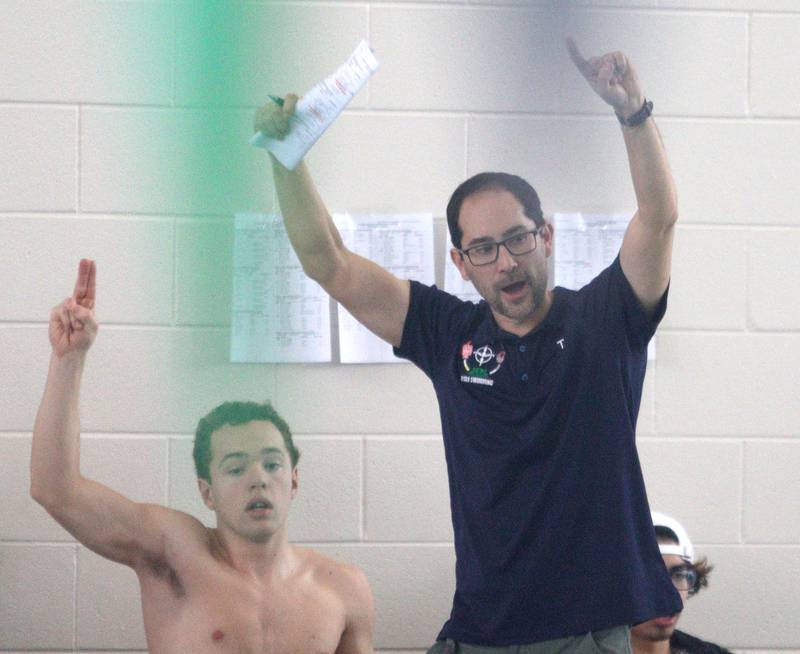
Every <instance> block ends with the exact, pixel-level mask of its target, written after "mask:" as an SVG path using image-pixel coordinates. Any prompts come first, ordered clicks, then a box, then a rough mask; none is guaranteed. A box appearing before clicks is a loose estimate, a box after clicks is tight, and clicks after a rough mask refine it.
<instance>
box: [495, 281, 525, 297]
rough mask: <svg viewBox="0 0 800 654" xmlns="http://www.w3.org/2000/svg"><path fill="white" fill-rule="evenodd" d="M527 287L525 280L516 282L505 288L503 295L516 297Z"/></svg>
mask: <svg viewBox="0 0 800 654" xmlns="http://www.w3.org/2000/svg"><path fill="white" fill-rule="evenodd" d="M524 287H525V280H522V281H519V282H514V283H513V284H509V285H508V286H503V288H502V289H500V290H502V291H503V293H508V294H509V295H514V294H515V293H519V292H520V291H521V290H522V289H523V288H524Z"/></svg>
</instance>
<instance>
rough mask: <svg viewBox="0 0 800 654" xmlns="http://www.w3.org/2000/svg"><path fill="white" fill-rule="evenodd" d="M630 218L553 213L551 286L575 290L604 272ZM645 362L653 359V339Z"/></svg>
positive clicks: (617, 247)
mask: <svg viewBox="0 0 800 654" xmlns="http://www.w3.org/2000/svg"><path fill="white" fill-rule="evenodd" d="M630 220H631V214H621V213H617V214H582V213H557V214H555V215H554V216H553V225H554V227H555V275H554V279H555V284H556V285H557V286H563V287H564V288H570V289H573V290H577V289H579V288H581V287H582V286H585V285H586V284H588V283H589V282H590V281H592V279H594V278H595V277H596V276H597V275H599V274H600V273H601V272H602V271H603V270H604V269H605V268H607V267H608V266H609V265H610V264H611V262H612V261H614V259H615V258H616V256H617V254H619V250H620V248H621V247H622V239H623V237H624V236H625V230H626V229H627V228H628V223H629V222H630ZM647 358H648V359H650V360H653V359H655V358H656V349H655V339H653V340H651V341H650V344H649V346H648V348H647Z"/></svg>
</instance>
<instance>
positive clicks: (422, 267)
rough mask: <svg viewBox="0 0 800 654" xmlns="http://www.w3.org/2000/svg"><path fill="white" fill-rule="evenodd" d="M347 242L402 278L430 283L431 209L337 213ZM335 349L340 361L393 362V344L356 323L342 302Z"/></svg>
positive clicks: (431, 250) (431, 247) (352, 248)
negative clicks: (413, 212)
mask: <svg viewBox="0 0 800 654" xmlns="http://www.w3.org/2000/svg"><path fill="white" fill-rule="evenodd" d="M334 222H335V223H336V226H337V227H338V228H339V231H340V232H341V234H342V240H343V241H344V243H345V245H346V246H347V247H348V248H349V249H350V250H352V251H353V252H355V253H356V254H360V255H361V256H363V257H365V258H367V259H370V260H371V261H374V262H375V263H377V264H378V265H379V266H381V267H382V268H385V269H387V270H388V271H389V272H391V273H393V274H394V275H396V276H397V277H400V278H401V279H416V280H417V281H420V282H423V283H425V284H433V283H434V265H433V216H432V215H431V214H393V215H385V214H368V215H350V214H336V215H335V216H334ZM338 312H339V313H338V317H339V353H340V358H341V361H342V363H378V362H380V363H394V362H398V361H400V359H398V358H397V357H395V356H394V354H393V353H392V347H391V345H389V344H388V343H386V342H385V341H383V340H381V339H380V338H378V337H377V336H375V335H374V334H373V333H372V332H370V331H369V330H368V329H367V328H366V327H364V326H363V325H362V324H361V323H359V322H358V321H357V320H356V319H355V318H353V316H352V315H350V313H349V312H348V311H347V310H346V309H345V308H344V307H343V306H341V305H339V308H338Z"/></svg>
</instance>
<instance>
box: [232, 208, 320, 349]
mask: <svg viewBox="0 0 800 654" xmlns="http://www.w3.org/2000/svg"><path fill="white" fill-rule="evenodd" d="M330 360H331V327H330V300H329V298H328V295H327V293H325V291H324V290H322V288H321V287H320V286H319V284H317V283H316V282H314V281H313V280H311V279H309V278H308V277H307V276H306V274H305V273H304V272H303V269H302V267H301V266H300V262H299V261H298V259H297V255H296V254H295V253H294V251H293V250H292V247H291V244H290V243H289V238H288V236H287V235H286V229H285V228H284V226H283V221H282V220H281V218H280V216H278V215H276V214H262V213H239V214H236V222H235V241H234V255H233V316H232V325H231V361H233V362H237V363H250V362H253V363H283V362H320V361H330Z"/></svg>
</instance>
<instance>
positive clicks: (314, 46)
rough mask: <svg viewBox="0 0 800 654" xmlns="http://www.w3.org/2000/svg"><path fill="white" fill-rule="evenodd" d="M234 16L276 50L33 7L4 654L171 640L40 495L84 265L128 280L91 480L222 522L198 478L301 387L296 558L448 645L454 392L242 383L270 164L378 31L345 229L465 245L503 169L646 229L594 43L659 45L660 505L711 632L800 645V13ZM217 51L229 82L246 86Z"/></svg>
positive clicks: (748, 8)
mask: <svg viewBox="0 0 800 654" xmlns="http://www.w3.org/2000/svg"><path fill="white" fill-rule="evenodd" d="M229 6H231V7H234V9H235V11H236V12H237V13H236V16H237V17H238V18H237V19H236V20H234V21H233V22H232V23H231V25H234V26H238V27H239V29H240V30H241V31H240V32H237V34H239V36H238V39H239V40H240V41H241V42H242V43H244V44H245V45H246V47H235V48H234V47H231V49H230V52H227V53H226V54H227V55H229V56H225V57H221V56H219V55H220V50H219V49H217V50H212V51H208V52H205V53H204V54H203V56H201V57H199V59H198V52H199V51H200V50H202V48H203V44H204V43H205V41H204V39H205V36H206V33H205V32H204V31H203V30H202V29H200V28H199V27H198V24H201V23H199V22H198V20H196V18H197V16H196V15H195V14H193V13H192V12H197V11H200V9H199V8H198V6H197V5H191V4H189V5H186V4H183V3H176V2H171V1H166V0H164V1H159V0H130V1H127V2H113V1H108V0H73V1H69V2H60V1H57V0H25V1H24V2H23V1H22V0H4V2H3V20H2V21H0V62H1V63H2V65H0V135H2V141H3V144H4V147H3V148H2V149H0V244H2V247H0V270H1V271H2V275H3V280H4V283H3V284H2V285H1V286H0V352H2V356H0V379H2V380H3V383H2V393H0V397H2V399H0V465H2V475H0V497H2V498H3V501H2V502H0V650H3V651H11V652H28V651H33V650H36V651H47V652H61V651H88V650H92V651H127V652H136V651H142V650H143V649H144V647H145V644H144V635H143V630H142V623H141V613H140V607H139V601H138V588H137V585H136V580H135V577H134V575H133V574H132V573H131V572H130V571H129V570H126V569H125V568H122V567H120V566H115V565H113V564H110V563H108V562H107V561H104V560H102V559H100V558H99V557H97V556H96V555H94V554H92V553H91V552H89V551H87V550H86V549H85V548H83V547H81V546H79V545H77V544H76V543H75V542H74V540H73V539H72V538H71V537H70V536H69V534H67V533H66V532H65V531H64V530H63V529H61V528H60V527H59V526H58V525H56V524H55V523H54V522H53V521H52V520H51V519H50V518H49V517H48V516H47V515H46V514H45V513H44V511H43V510H41V509H40V508H39V507H38V506H36V505H35V504H34V503H33V502H32V501H31V500H30V499H29V497H28V483H29V475H28V457H29V452H30V430H31V428H32V424H33V419H34V415H35V411H36V407H37V405H38V402H39V399H40V397H41V391H42V388H43V384H44V379H45V373H46V369H47V360H48V353H49V346H48V343H47V337H46V327H45V322H46V319H47V315H48V311H49V308H50V307H51V306H52V305H54V304H55V303H57V302H58V301H60V300H61V299H63V297H65V296H66V295H67V294H68V293H69V292H70V290H71V288H72V280H73V275H74V271H75V267H76V263H77V260H78V259H79V258H80V257H81V256H88V257H93V258H95V259H97V261H98V275H99V279H98V283H99V298H98V316H99V319H100V320H101V323H102V329H101V332H100V335H99V336H98V339H97V343H96V345H95V347H94V350H93V352H92V353H91V357H90V361H89V365H88V368H87V371H86V377H85V388H84V392H83V397H82V426H83V431H84V445H83V466H84V467H83V469H84V472H85V473H86V474H87V475H91V476H93V477H95V478H97V479H99V480H100V481H103V482H106V483H108V484H109V485H111V486H112V487H114V488H115V489H117V490H119V491H121V492H123V493H125V494H127V495H129V496H131V497H133V498H135V499H138V500H141V501H157V502H163V503H166V504H168V505H170V506H173V507H175V508H179V509H182V510H186V511H189V512H191V513H193V514H195V515H197V516H198V517H200V518H201V519H203V520H204V521H206V522H207V523H208V524H211V523H212V516H211V515H210V514H209V513H208V512H207V511H206V510H205V509H204V508H203V506H202V504H201V502H200V500H199V496H198V494H197V491H196V482H195V478H194V471H193V468H192V464H191V461H190V450H191V434H192V432H193V429H194V426H195V423H196V420H197V419H198V417H200V416H201V415H203V414H204V413H205V412H207V411H208V410H209V409H210V408H212V407H213V406H215V405H216V404H217V403H219V402H221V401H223V400H225V399H231V398H242V399H256V400H261V399H267V398H270V399H271V400H272V401H273V402H274V404H275V405H276V407H277V408H278V409H279V410H280V411H281V412H282V413H284V414H285V416H286V418H287V420H288V422H289V423H290V424H291V425H292V426H293V428H294V430H295V433H296V434H297V440H298V443H299V445H300V447H301V449H302V450H303V452H304V453H303V459H302V461H301V468H300V480H301V486H300V493H299V496H298V498H297V501H296V504H295V506H294V508H293V513H292V516H291V537H292V539H293V540H294V541H295V542H298V543H303V544H306V545H310V546H312V547H316V548H319V549H321V550H323V551H325V552H327V553H329V554H331V555H333V556H338V557H341V558H343V559H346V560H348V561H353V562H355V563H357V564H359V565H360V566H362V568H363V569H364V570H365V572H366V573H367V575H368V576H369V578H370V581H371V583H372V586H373V590H374V593H375V598H376V605H377V627H376V648H377V649H378V650H381V651H393V652H400V653H402V652H418V651H424V650H425V649H426V648H427V646H428V645H430V643H432V642H433V639H434V638H435V636H436V633H437V631H438V629H439V627H440V626H441V624H442V622H443V621H444V620H445V619H446V617H447V615H448V612H449V608H450V601H451V598H452V592H453V567H454V553H453V548H452V529H451V526H450V523H449V502H448V497H447V482H446V473H445V467H444V457H443V451H442V447H441V440H440V432H439V422H438V411H437V408H436V402H435V398H434V396H433V392H432V389H431V386H430V384H429V382H428V381H427V380H426V379H425V378H424V376H423V375H422V374H421V373H419V372H418V371H417V370H416V369H415V368H413V367H412V366H411V365H408V364H397V365H395V364H392V365H360V366H343V365H339V364H326V365H288V364H282V365H231V364H229V363H228V361H227V354H228V343H229V331H228V324H229V314H230V307H231V297H230V288H231V249H232V243H233V229H232V217H231V214H232V212H234V211H238V210H264V211H268V210H271V209H272V208H273V207H274V191H273V189H272V185H271V181H270V175H269V168H268V165H267V160H266V157H265V155H264V153H263V152H260V151H255V150H253V149H252V148H248V147H246V146H245V145H243V144H244V141H245V140H246V137H247V135H248V133H249V131H250V124H251V116H252V111H253V109H254V108H255V106H257V105H258V104H259V103H260V102H261V101H263V100H264V99H265V98H266V94H267V93H279V94H283V93H286V92H289V91H300V92H302V91H304V90H305V89H307V88H309V87H310V86H311V85H312V84H313V83H315V82H316V81H317V80H318V79H320V78H321V77H323V76H324V75H326V74H327V73H329V72H330V71H331V70H332V69H333V68H334V67H335V66H336V65H338V63H339V62H340V61H342V60H343V59H344V58H345V57H346V55H347V54H349V52H350V50H351V49H352V47H353V46H354V45H355V44H356V42H357V41H358V40H360V39H361V38H368V39H369V40H370V42H371V44H372V46H373V48H374V49H375V50H376V52H377V55H378V57H379V59H380V60H381V61H382V67H381V69H380V70H379V72H378V73H377V74H376V75H375V76H374V77H373V79H372V81H371V82H370V83H369V85H368V86H367V87H366V88H365V89H364V90H363V91H362V92H361V93H360V94H359V95H358V96H357V97H356V98H355V100H354V101H353V103H352V105H351V106H350V108H349V109H348V110H347V111H346V112H345V113H344V115H343V116H342V117H341V118H340V119H339V120H338V122H337V123H336V124H335V125H334V126H333V127H332V128H331V130H330V132H329V133H328V134H326V135H325V137H324V138H323V139H322V140H321V141H320V142H319V143H318V144H317V146H315V148H314V150H312V152H311V154H310V155H309V157H308V160H309V165H310V166H311V169H312V171H313V174H314V176H315V179H316V180H317V182H318V185H319V187H320V190H321V193H322V195H323V197H324V198H325V200H326V202H327V203H328V205H329V208H330V209H331V210H333V211H337V210H350V211H359V210H374V211H420V210H427V211H432V212H433V213H434V215H435V216H436V220H437V235H438V238H437V240H438V241H441V238H442V237H443V232H444V230H443V228H442V220H443V215H444V207H445V204H446V202H447V199H448V197H449V194H450V192H451V191H452V190H453V188H454V187H455V186H456V184H458V183H459V182H460V181H461V180H462V179H463V178H464V177H465V176H467V175H470V174H473V173H475V172H478V171H481V170H485V169H503V170H509V171H513V172H516V173H519V174H521V175H523V176H525V177H527V178H528V179H529V180H530V181H531V182H532V183H533V184H534V186H535V187H536V188H537V189H538V190H539V192H540V195H541V197H542V203H543V206H544V210H545V212H546V214H548V215H552V214H553V213H555V212H559V211H587V212H588V211H621V210H629V209H631V208H632V207H633V206H634V204H633V203H634V198H633V192H632V189H631V184H630V181H629V176H628V170H627V163H626V159H625V152H624V147H623V143H622V139H621V136H620V134H619V129H618V127H617V125H616V121H615V119H614V117H613V116H612V115H611V114H610V112H609V110H608V109H607V108H606V107H605V106H604V105H603V104H602V102H600V101H599V100H598V99H596V98H595V97H594V96H593V95H592V93H591V91H590V90H589V89H588V87H586V86H585V84H584V83H583V81H582V80H581V79H580V78H579V76H578V75H577V73H576V72H575V71H573V70H572V69H571V64H570V63H569V61H568V60H567V57H566V53H565V49H564V47H563V43H562V40H561V36H562V34H565V33H572V34H574V35H575V36H576V37H577V38H578V41H579V43H580V45H581V47H582V49H583V50H584V52H586V53H600V52H603V51H606V50H608V49H621V50H623V51H625V52H626V53H628V54H629V55H630V57H631V59H632V60H633V62H634V64H635V65H636V67H637V70H638V73H639V77H640V79H641V80H642V83H643V85H644V88H645V91H646V93H647V94H648V96H650V97H652V99H653V100H654V101H655V115H656V118H657V120H658V124H659V126H660V128H661V132H662V135H663V138H664V141H665V144H666V147H667V150H668V153H669V156H670V160H671V162H672V166H673V170H674V174H675V177H676V180H677V183H678V188H679V195H680V206H681V219H680V224H679V228H678V233H677V238H676V245H675V254H674V274H673V283H672V289H671V296H670V308H669V311H668V313H667V317H666V319H665V321H664V323H663V325H662V327H661V329H660V332H659V336H658V348H657V350H658V355H657V359H656V361H655V362H654V363H652V364H651V365H650V368H649V370H648V375H647V379H646V383H645V392H644V398H643V402H642V411H641V414H640V417H639V423H638V438H639V446H640V454H641V459H642V463H643V468H644V473H645V477H646V480H647V484H648V492H649V497H650V500H651V504H652V505H653V506H654V507H655V508H658V509H659V510H662V511H664V512H667V513H670V514H672V515H674V516H676V517H677V518H678V519H680V520H682V521H683V523H684V524H685V526H686V527H687V529H688V531H689V533H690V535H691V536H692V537H693V539H694V541H695V543H696V546H697V549H698V550H699V552H700V553H702V554H706V555H707V556H708V557H709V559H710V560H711V562H712V563H714V564H715V565H716V569H715V570H714V572H713V574H712V578H711V586H710V588H709V589H707V590H705V591H703V592H702V593H701V594H700V595H699V596H698V597H697V598H694V599H692V600H691V601H690V602H689V604H688V607H687V610H686V611H685V615H684V616H683V618H682V621H681V624H682V625H683V627H684V628H685V629H686V630H688V631H690V632H693V633H696V634H697V635H700V636H702V637H704V638H706V639H709V640H713V641H716V642H719V643H721V644H724V645H726V646H728V647H730V648H733V649H735V650H737V651H749V652H753V653H754V654H755V653H756V652H772V651H778V650H780V651H782V652H794V653H797V652H800V631H798V630H797V628H796V615H797V614H798V612H799V611H800V600H798V599H797V592H796V590H797V587H798V582H800V526H798V525H799V524H800V523H799V521H798V506H800V476H798V475H797V469H798V466H799V465H800V404H799V403H798V402H797V399H796V393H795V392H794V391H795V389H796V388H797V385H798V373H797V370H799V369H800V293H798V290H797V289H798V281H799V280H798V277H799V276H800V268H799V267H798V255H800V218H798V215H797V211H796V207H797V206H798V205H800V185H798V184H797V175H798V171H800V90H798V86H797V85H796V84H794V83H793V80H794V79H795V77H796V69H797V64H798V63H800V60H799V59H798V54H797V50H796V45H795V44H796V43H797V41H798V40H800V6H798V4H797V3H796V2H794V0H614V1H612V0H592V1H589V0H586V1H583V2H569V3H568V2H561V3H553V2H549V1H544V0H541V1H538V2H537V1H530V0H519V1H516V2H515V1H513V0H509V1H504V2H501V1H496V2H495V1H492V0H473V1H469V2H467V1H464V0H453V1H445V0H441V1H431V2H410V1H409V2H405V1H400V0H396V1H393V2H382V1H366V0H365V1H361V2H339V1H335V0H319V1H314V2H310V1H309V2H291V1H286V2H249V3H237V2H233V1H232V2H230V4H229ZM237 21H238V22H237ZM267 36H269V37H270V38H267ZM223 46H224V43H223ZM204 57H205V58H204ZM198 61H200V63H201V64H202V65H204V66H207V65H219V66H221V69H220V70H221V71H222V72H219V71H217V72H218V73H219V74H218V75H217V76H216V77H214V79H213V84H212V83H206V82H207V80H206V79H205V78H204V77H203V75H202V74H200V73H198ZM209 62H210V64H209ZM220 98H222V99H224V100H227V103H226V102H220V103H218V104H222V105H225V106H222V107H215V106H214V105H215V102H217V100H219V99H220ZM231 98H235V102H234V101H229V100H230V99H231ZM198 144H200V145H198ZM187 162H190V163H188V164H187ZM231 170H233V171H234V172H235V174H230V173H229V171H231ZM439 245H440V243H438V242H437V251H439V250H438V246H439ZM447 265H449V264H447ZM441 270H442V265H441V264H440V266H439V273H440V274H439V277H440V278H441Z"/></svg>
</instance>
